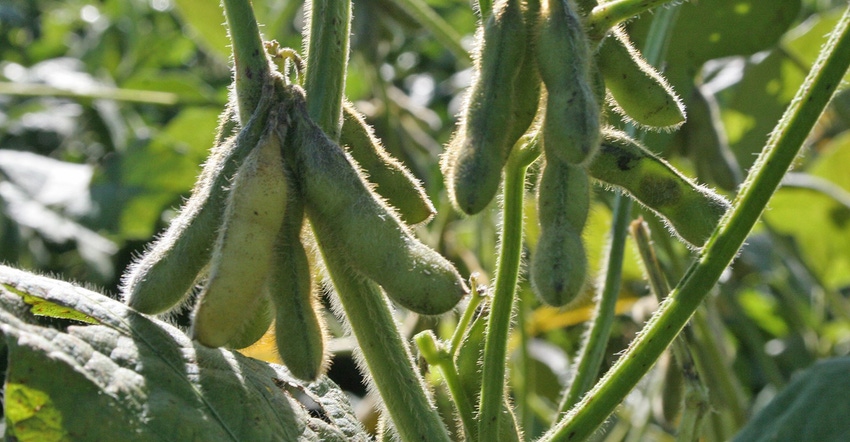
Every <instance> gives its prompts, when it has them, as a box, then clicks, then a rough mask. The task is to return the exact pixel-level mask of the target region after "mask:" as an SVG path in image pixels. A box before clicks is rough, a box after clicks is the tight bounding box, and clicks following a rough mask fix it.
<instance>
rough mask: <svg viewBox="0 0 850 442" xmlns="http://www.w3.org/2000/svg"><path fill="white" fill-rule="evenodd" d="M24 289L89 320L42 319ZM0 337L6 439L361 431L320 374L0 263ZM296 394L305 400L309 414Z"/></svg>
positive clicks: (314, 436)
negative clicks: (293, 370) (216, 342)
mask: <svg viewBox="0 0 850 442" xmlns="http://www.w3.org/2000/svg"><path fill="white" fill-rule="evenodd" d="M22 296H26V297H32V298H37V299H40V300H42V301H44V302H48V303H51V304H54V305H57V306H61V307H62V308H64V309H68V310H73V311H75V312H78V313H79V314H80V315H82V316H83V317H86V318H91V319H93V320H96V321H98V322H99V324H98V325H67V324H66V325H65V326H64V327H60V326H56V325H52V326H51V325H49V324H50V323H48V322H46V321H44V319H43V318H41V319H40V318H38V317H35V316H33V315H31V314H29V313H28V312H27V307H28V306H27V305H26V304H25V303H24V299H23V297H22ZM0 336H2V338H3V339H2V341H3V344H0V347H2V346H5V347H6V349H5V352H6V354H7V355H8V365H7V367H8V368H7V371H6V373H5V382H4V384H5V386H4V388H5V397H4V414H5V416H6V423H7V426H6V438H7V439H13V438H16V439H17V440H123V441H136V440H138V441H156V440H163V441H167V440H222V441H223V440H233V441H241V440H286V441H289V440H338V441H347V440H364V439H366V435H365V433H364V431H363V430H362V428H361V427H360V426H359V424H357V420H356V418H355V417H354V414H353V411H352V409H351V406H350V404H349V403H348V401H347V399H346V396H345V395H344V393H342V391H341V390H339V388H338V387H337V386H336V385H335V384H333V383H332V382H331V381H330V380H328V379H327V378H322V379H320V380H318V381H316V382H314V383H311V384H308V385H305V384H303V383H301V382H299V381H298V380H296V379H295V378H293V377H292V376H291V375H290V373H289V372H288V371H287V370H286V368H285V367H282V366H279V365H274V364H266V363H263V362H260V361H257V360H254V359H250V358H247V357H244V356H242V355H240V354H239V353H235V352H231V351H227V350H221V349H211V348H207V347H204V346H201V345H199V344H197V343H194V342H192V341H191V340H190V339H189V338H188V337H187V336H186V335H185V334H184V333H183V332H181V331H180V330H178V329H177V328H175V327H172V326H170V325H169V324H166V323H164V322H161V321H158V320H156V319H153V318H150V317H147V316H144V315H142V314H139V313H137V312H135V311H133V310H130V309H128V308H127V307H126V306H124V305H123V304H121V303H119V302H117V301H115V300H113V299H110V298H108V297H106V296H104V295H101V294H99V293H96V292H94V291H91V290H87V289H83V288H80V287H77V286H74V285H72V284H69V283H66V282H62V281H57V280H53V279H49V278H46V277H41V276H35V275H33V274H30V273H27V272H23V271H20V270H15V269H12V268H9V267H2V266H0ZM296 396H298V397H301V396H306V397H308V398H310V399H312V403H313V406H314V408H317V414H318V416H319V417H311V415H310V413H308V410H307V408H306V406H305V405H304V404H302V403H300V402H298V400H296ZM80 404H85V407H81V406H80Z"/></svg>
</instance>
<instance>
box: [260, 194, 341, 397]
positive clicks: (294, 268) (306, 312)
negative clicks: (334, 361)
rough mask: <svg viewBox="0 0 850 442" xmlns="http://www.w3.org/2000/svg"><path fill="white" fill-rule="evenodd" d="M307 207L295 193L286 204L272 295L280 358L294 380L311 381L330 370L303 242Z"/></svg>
mask: <svg viewBox="0 0 850 442" xmlns="http://www.w3.org/2000/svg"><path fill="white" fill-rule="evenodd" d="M303 220H304V206H303V204H302V203H301V199H300V197H299V196H298V195H296V194H295V192H290V194H289V195H288V196H287V202H286V216H285V217H284V220H283V226H282V227H281V229H280V232H279V233H278V235H277V239H276V241H275V246H274V255H273V257H272V267H271V271H270V273H269V279H268V285H269V293H270V294H271V299H272V301H273V303H274V307H275V311H276V314H275V326H274V330H275V342H276V343H277V352H278V354H279V355H280V359H281V360H282V361H283V363H284V364H285V365H286V366H287V367H288V368H289V371H291V372H292V374H293V375H295V377H297V378H299V379H303V380H305V381H312V380H314V379H316V378H317V377H319V376H320V375H321V374H322V373H323V372H324V371H325V368H326V367H327V358H326V354H325V327H324V323H323V322H322V317H321V316H319V312H320V311H321V304H320V303H319V299H318V297H317V296H316V295H317V292H316V290H315V288H314V287H313V284H312V278H311V274H310V263H309V261H308V259H307V253H306V252H305V250H304V245H303V244H302V243H301V227H302V224H303Z"/></svg>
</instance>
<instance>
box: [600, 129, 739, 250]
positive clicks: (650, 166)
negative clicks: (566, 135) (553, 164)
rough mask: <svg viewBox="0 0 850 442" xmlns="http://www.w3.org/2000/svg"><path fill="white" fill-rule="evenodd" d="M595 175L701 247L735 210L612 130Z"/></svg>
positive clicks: (605, 136)
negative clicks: (725, 217)
mask: <svg viewBox="0 0 850 442" xmlns="http://www.w3.org/2000/svg"><path fill="white" fill-rule="evenodd" d="M588 170H589V171H590V174H591V175H592V176H593V177H594V178H596V179H598V180H599V181H602V182H604V183H608V184H610V185H613V186H616V187H618V188H621V189H623V190H625V191H626V192H627V193H628V194H629V195H631V196H632V197H633V198H634V199H636V200H637V201H639V202H640V203H641V204H643V205H644V206H646V207H647V208H649V209H650V210H652V211H653V212H655V213H656V214H658V216H660V217H661V218H662V219H664V220H666V221H667V223H668V227H669V228H670V230H671V231H672V232H673V233H674V234H675V235H677V236H678V237H679V238H681V239H682V240H683V241H685V242H686V243H687V244H689V245H691V246H693V247H695V248H699V247H702V245H703V244H705V241H706V240H708V237H709V236H710V235H711V233H712V232H713V231H714V229H715V228H716V227H717V224H718V223H719V221H720V218H721V217H722V216H723V214H725V213H726V211H727V210H728V209H729V207H730V205H729V202H728V201H726V199H724V198H723V197H722V196H720V195H718V194H716V193H715V192H713V191H712V190H710V189H708V188H706V187H703V186H700V185H697V184H695V183H694V182H693V181H691V180H690V179H688V178H687V177H685V176H684V175H682V174H681V173H680V172H679V171H677V170H676V169H674V168H673V166H671V165H670V164H668V163H667V162H666V161H664V160H663V159H661V158H658V157H657V156H655V155H653V154H652V153H651V152H649V151H648V150H647V149H646V148H645V147H643V146H642V145H640V144H639V143H638V142H637V141H635V140H633V139H631V138H629V137H628V136H627V135H626V134H624V133H622V132H619V131H616V130H613V129H606V130H605V132H604V134H603V141H602V149H601V151H600V154H599V155H598V156H597V157H596V159H594V161H593V162H592V163H591V164H590V167H589V168H588Z"/></svg>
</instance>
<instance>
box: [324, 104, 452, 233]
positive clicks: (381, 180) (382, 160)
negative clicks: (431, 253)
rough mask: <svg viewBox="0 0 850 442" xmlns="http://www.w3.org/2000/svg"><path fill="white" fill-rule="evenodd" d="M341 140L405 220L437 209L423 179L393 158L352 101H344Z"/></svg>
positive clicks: (419, 218)
mask: <svg viewBox="0 0 850 442" xmlns="http://www.w3.org/2000/svg"><path fill="white" fill-rule="evenodd" d="M342 109H343V119H342V132H341V133H340V137H339V143H340V144H341V145H343V146H345V147H347V148H348V149H347V150H348V153H349V154H351V157H352V158H354V160H355V161H357V164H359V165H360V167H362V168H363V170H364V171H366V173H367V174H368V175H369V182H371V183H372V184H374V185H375V191H376V192H378V194H380V195H381V196H382V197H384V198H385V199H386V200H387V203H389V204H390V205H391V206H393V207H395V208H396V209H398V213H399V215H401V218H402V219H403V220H404V222H406V223H409V224H418V223H421V222H424V221H427V220H429V219H430V218H431V217H432V216H434V214H435V213H436V209H434V205H433V204H431V200H430V199H428V194H426V193H425V189H424V188H423V187H422V183H420V182H419V180H418V179H416V177H415V176H413V173H411V172H410V171H409V170H408V169H407V167H405V166H404V165H403V164H402V163H401V162H400V161H398V160H397V159H395V158H393V157H392V155H390V153H389V152H387V151H386V149H384V146H383V145H382V144H381V141H380V140H379V139H378V138H377V137H376V136H375V133H374V131H373V130H372V127H371V126H369V125H368V124H367V123H366V121H365V120H363V117H362V116H361V115H360V113H359V112H357V109H355V108H354V105H352V104H351V103H349V102H345V103H344V104H343V108H342Z"/></svg>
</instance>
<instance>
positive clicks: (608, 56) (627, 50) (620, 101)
mask: <svg viewBox="0 0 850 442" xmlns="http://www.w3.org/2000/svg"><path fill="white" fill-rule="evenodd" d="M596 63H597V65H598V66H599V70H600V72H602V75H603V77H604V78H605V86H606V87H607V88H608V90H609V91H610V92H611V95H612V96H613V97H614V101H615V102H616V106H614V109H615V110H617V111H618V112H619V113H620V114H621V115H624V116H625V117H626V118H627V119H628V120H630V121H633V122H635V123H636V124H637V125H639V126H641V127H648V128H657V129H665V130H671V129H675V128H677V127H679V126H681V125H682V123H684V122H685V106H684V105H683V104H682V100H681V99H680V98H679V96H678V95H676V92H675V91H674V90H673V87H672V86H670V84H669V83H668V82H667V80H666V79H665V78H664V77H663V76H662V75H661V74H660V73H659V72H658V71H657V70H655V68H653V67H652V66H650V64H649V63H647V62H646V60H644V59H643V57H642V56H641V55H640V53H639V52H638V51H637V49H635V47H634V45H633V44H632V42H631V41H630V40H629V37H628V35H627V34H626V33H625V31H623V30H622V29H620V28H615V29H614V31H613V32H612V33H611V34H610V35H609V36H608V37H607V38H606V39H605V40H603V42H602V45H601V46H600V47H599V49H598V51H597V53H596Z"/></svg>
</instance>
